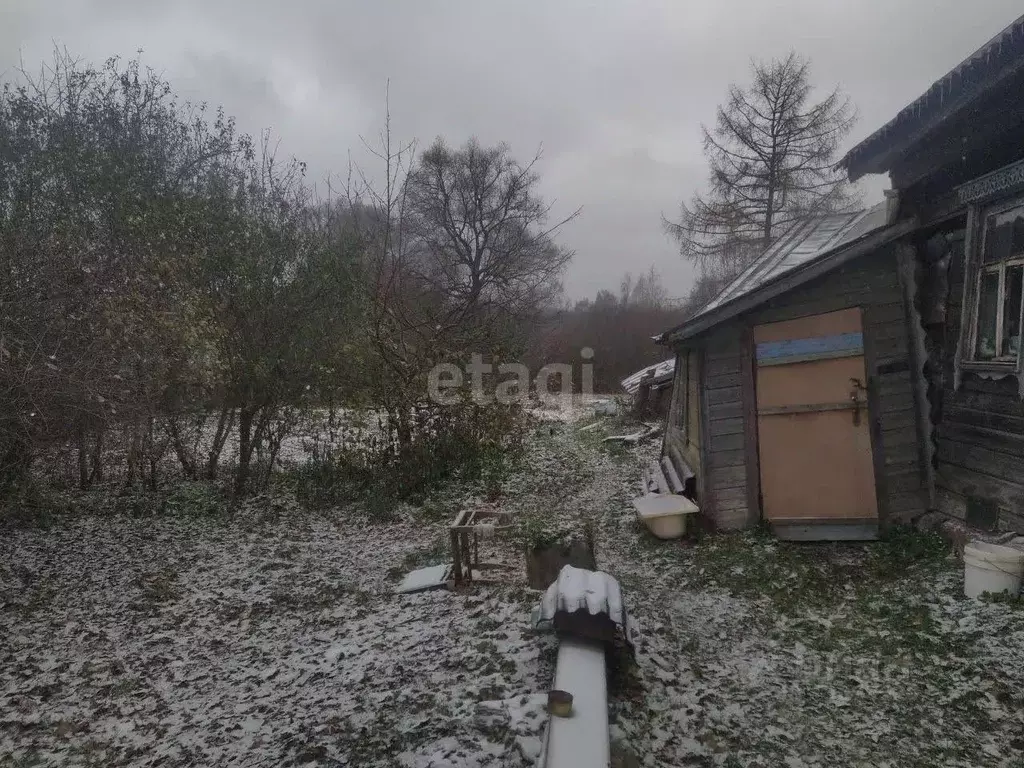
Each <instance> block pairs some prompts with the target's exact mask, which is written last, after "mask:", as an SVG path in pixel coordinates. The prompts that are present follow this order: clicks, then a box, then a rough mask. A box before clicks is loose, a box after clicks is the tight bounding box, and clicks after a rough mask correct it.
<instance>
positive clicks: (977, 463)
mask: <svg viewBox="0 0 1024 768" xmlns="http://www.w3.org/2000/svg"><path fill="white" fill-rule="evenodd" d="M936 454H937V455H938V457H939V461H940V462H947V463H949V464H952V465H955V466H958V467H965V468H967V469H973V470H977V471H979V472H984V473H985V474H986V475H990V476H992V477H995V478H1001V479H1004V480H1007V481H1009V482H1012V483H1018V482H1020V481H1021V480H1022V479H1024V472H1022V466H1021V459H1020V457H1019V456H1014V455H1011V454H1007V453H1003V452H1002V451H993V450H991V449H989V448H982V447H981V446H977V445H969V444H965V443H958V442H955V441H952V440H943V441H941V442H939V444H938V446H937V447H936Z"/></svg>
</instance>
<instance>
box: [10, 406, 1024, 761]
mask: <svg viewBox="0 0 1024 768" xmlns="http://www.w3.org/2000/svg"><path fill="white" fill-rule="evenodd" d="M578 411H579V412H578V413H577V415H580V414H582V415H583V416H584V417H585V423H588V424H589V423H593V422H594V419H593V418H592V416H589V415H587V414H586V412H585V411H582V410H579V409H578ZM620 421H621V419H619V420H613V419H608V420H606V421H605V422H604V423H602V424H601V425H599V426H598V427H596V428H593V429H588V430H587V431H585V432H580V431H579V427H580V426H582V425H583V424H584V422H583V421H577V422H573V421H571V420H570V421H562V420H561V418H558V419H555V420H550V421H546V422H544V423H542V424H540V425H539V426H538V427H537V429H536V430H535V434H534V437H533V438H532V440H531V442H530V447H529V450H528V453H527V455H526V457H525V459H524V462H523V466H522V467H521V468H520V469H519V471H518V472H517V473H516V474H515V475H514V476H513V477H512V478H510V479H509V480H508V481H507V482H506V484H505V487H504V495H503V496H502V498H501V499H500V500H499V502H498V504H499V505H500V506H501V507H502V508H503V509H505V510H507V511H511V512H513V513H514V514H516V515H518V516H519V517H520V518H525V517H542V518H543V519H545V520H547V521H550V523H551V524H552V525H554V526H557V527H559V528H564V529H575V530H580V529H582V527H583V525H584V523H589V525H590V527H591V528H592V530H593V531H594V533H595V537H596V543H597V556H598V563H599V566H601V567H603V568H605V569H606V570H609V571H610V572H611V573H613V574H614V575H616V576H617V577H618V578H619V580H620V583H621V584H622V586H623V595H624V600H625V603H626V607H627V610H629V611H630V613H631V614H632V616H633V617H634V618H635V619H637V620H638V623H639V625H640V629H641V631H642V632H643V639H642V641H641V642H640V644H639V646H638V649H637V654H636V662H635V664H632V663H630V662H629V660H628V659H624V658H622V657H616V658H615V659H613V660H612V664H611V668H610V682H611V691H610V701H611V712H610V716H611V722H612V736H613V740H614V744H613V753H614V754H616V755H617V757H616V760H617V761H618V762H617V764H618V765H645V766H647V765H650V766H687V765H694V766H698V765H699V766H716V765H717V766H729V767H730V768H731V767H735V766H778V765H783V766H832V765H854V766H894V767H895V766H900V767H901V768H902V767H903V766H915V765H917V766H934V765H950V766H1006V767H1007V768H1009V767H1010V766H1021V765H1024V716H1022V712H1024V609H1022V607H1021V605H1020V603H1017V602H1012V601H1006V602H983V601H973V600H966V599H964V598H963V597H962V584H961V581H962V577H961V566H960V565H959V564H958V563H957V562H956V561H954V560H952V559H950V558H949V557H948V555H947V552H946V550H945V548H944V547H943V546H942V545H941V544H937V543H936V542H935V540H932V539H928V538H923V537H920V536H913V535H904V536H901V537H896V538H894V539H893V540H892V541H887V542H880V543H876V544H872V545H856V544H848V545H802V546H801V545H793V544H785V543H781V542H777V541H775V540H773V539H771V538H770V537H768V536H767V535H764V534H760V533H747V534H730V535H721V536H707V537H704V538H703V539H702V540H701V541H699V542H696V543H695V542H661V541H657V540H654V539H653V538H651V537H650V536H649V535H647V534H646V533H645V532H644V531H643V530H642V529H641V528H640V527H639V526H638V525H637V524H636V522H635V519H634V516H633V513H632V510H631V508H630V505H629V499H630V497H631V495H633V494H634V493H635V489H636V487H637V485H638V483H637V478H638V477H639V467H640V466H642V465H643V464H644V463H645V462H647V461H649V460H650V459H651V458H653V457H655V456H656V455H657V449H658V446H657V444H656V443H653V442H652V443H648V444H645V445H643V446H641V447H639V448H638V449H635V450H624V449H621V448H617V447H610V446H607V445H602V444H601V438H602V437H603V436H604V435H605V434H607V433H608V431H609V430H616V429H620V428H621V426H622V425H621V423H619V422H620ZM431 505H433V506H431ZM434 506H436V507H439V509H440V510H441V512H440V513H439V512H438V511H437V510H436V509H434V510H433V511H430V510H431V509H433V507H434ZM428 507H429V509H427V508H425V509H424V510H423V511H422V512H419V513H416V514H415V515H413V514H406V515H404V516H402V518H401V522H393V523H388V524H376V525H369V524H366V523H364V522H362V521H361V520H359V519H358V518H355V517H349V516H346V515H344V514H341V513H335V514H333V515H327V514H324V515H319V514H310V513H304V512H298V511H296V510H295V508H294V505H289V504H285V505H281V506H280V507H277V508H275V510H274V512H273V514H266V510H263V511H262V512H260V511H252V512H251V513H240V514H239V515H237V516H236V517H234V518H230V519H215V520H204V519H202V518H188V517H185V516H177V517H165V518H148V519H133V518H130V517H126V516H92V517H81V518H78V519H74V518H71V519H62V520H60V521H59V523H58V525H57V526H56V527H55V528H53V529H52V530H50V531H30V530H23V531H17V532H13V533H11V534H8V535H7V536H6V538H4V539H3V540H2V542H0V603H2V608H0V610H2V623H0V755H9V756H13V757H14V759H16V760H18V761H19V762H18V763H15V764H24V765H103V766H117V765H161V766H164V765H166V766H177V765H197V764H198V765H275V766H276V765H288V764H313V765H325V766H334V765H359V766H409V767H415V768H427V766H480V767H481V768H483V767H484V766H506V765H511V766H520V765H530V764H531V763H532V762H533V761H534V760H535V758H536V756H537V754H538V753H539V749H540V743H541V739H542V736H543V723H544V720H545V718H544V714H543V702H544V696H543V693H544V692H545V691H546V690H547V688H548V687H549V685H550V683H551V679H552V677H551V675H552V662H553V659H554V640H553V638H551V637H549V636H546V635H536V634H534V633H532V632H531V631H530V630H529V629H528V628H527V617H528V614H529V610H530V608H531V607H532V606H533V605H534V604H535V603H536V601H537V599H538V598H539V593H537V592H533V591H531V590H527V589H525V587H524V585H523V573H522V570H521V555H520V554H519V550H518V545H517V543H516V542H515V540H514V539H511V540H502V539H500V538H496V539H494V540H490V541H488V542H486V544H485V547H486V548H488V553H487V554H488V556H490V557H495V558H497V559H502V560H505V561H506V562H510V563H516V564H518V565H519V566H520V569H517V570H515V571H513V572H511V573H509V574H508V576H507V579H508V583H507V584H505V585H504V586H500V587H495V586H475V587H473V588H471V589H469V590H466V591H462V592H457V593H453V592H448V591H439V592H428V593H423V594H418V595H409V596H398V595H395V594H393V588H394V585H395V584H396V583H397V579H398V578H399V577H400V576H401V575H402V574H404V573H405V572H407V571H408V570H409V569H411V568H412V567H416V566H419V565H425V564H430V563H434V562H441V561H443V559H444V558H445V557H446V556H447V552H446V538H445V535H446V534H445V530H444V523H445V522H447V519H448V517H449V516H450V515H451V514H454V512H453V510H455V509H456V508H457V507H458V502H457V500H453V499H445V498H444V497H443V494H441V495H439V496H438V498H437V499H434V500H432V501H431V502H430V504H429V505H428ZM428 513H429V514H428ZM429 516H435V517H437V518H440V522H436V523H428V522H424V521H423V517H429ZM417 520H419V522H417Z"/></svg>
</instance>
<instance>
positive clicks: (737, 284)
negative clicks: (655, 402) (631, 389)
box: [623, 202, 886, 384]
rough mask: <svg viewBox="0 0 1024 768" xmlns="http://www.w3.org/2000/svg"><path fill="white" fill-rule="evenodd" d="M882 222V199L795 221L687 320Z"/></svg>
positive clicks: (838, 245) (709, 310)
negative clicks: (870, 204) (850, 210)
mask: <svg viewBox="0 0 1024 768" xmlns="http://www.w3.org/2000/svg"><path fill="white" fill-rule="evenodd" d="M885 223H886V204H885V203H884V202H883V203H879V204H878V205H876V206H874V207H873V208H868V209H867V210H863V211H857V212H856V213H835V214H829V215H826V216H816V217H814V218H810V219H806V220H804V221H800V222H797V223H795V224H794V225H793V226H792V227H790V228H789V230H787V231H786V233H785V234H784V235H782V236H781V237H780V238H779V239H778V240H776V241H775V243H774V244H773V245H772V246H771V247H770V248H768V250H767V251H765V252H764V253H763V254H762V255H761V257H760V258H758V259H757V260H756V261H755V262H754V263H753V264H751V265H750V266H749V267H747V268H746V269H745V270H743V272H741V273H740V275H739V276H738V277H737V278H736V279H735V280H733V281H732V282H731V283H729V285H727V286H726V287H725V288H724V289H723V290H722V292H721V293H720V294H718V296H716V297H715V298H714V299H713V300H712V301H711V303H710V304H708V305H707V306H705V307H704V308H703V309H702V310H701V311H700V312H698V313H697V314H696V315H694V316H693V317H692V318H690V321H693V320H696V319H697V318H698V317H703V316H704V315H706V314H708V313H709V312H712V311H713V310H715V309H718V308H719V307H721V306H723V305H724V304H728V303H729V302H730V301H733V300H734V299H738V298H739V297H740V296H745V295H746V294H748V293H750V292H751V291H754V290H755V289H757V288H758V287H759V286H761V285H764V284H765V283H767V282H769V281H771V280H773V279H775V278H776V277H779V276H780V275H783V274H785V273H786V272H789V271H790V270H793V269H796V268H797V267H802V266H804V265H805V264H810V263H811V262H813V261H816V260H817V259H820V258H822V257H823V256H826V255H827V254H829V253H831V252H832V251H834V250H836V249H837V248H840V247H842V246H843V245H846V244H847V243H852V242H853V241H854V240H857V239H859V238H861V237H863V236H864V235H866V234H868V233H870V232H873V231H875V230H876V229H880V228H881V227H884V226H885ZM634 375H635V374H634ZM623 384H625V382H623Z"/></svg>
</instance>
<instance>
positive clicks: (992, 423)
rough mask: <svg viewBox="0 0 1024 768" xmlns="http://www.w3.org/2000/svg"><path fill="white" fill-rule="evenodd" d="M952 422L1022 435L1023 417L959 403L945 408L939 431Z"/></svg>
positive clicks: (1023, 428) (1023, 430)
mask: <svg viewBox="0 0 1024 768" xmlns="http://www.w3.org/2000/svg"><path fill="white" fill-rule="evenodd" d="M952 424H970V425H977V426H979V427H985V428H990V429H999V430H1002V431H1005V432H1010V433H1016V434H1020V435H1024V417H1022V416H1013V415H1011V414H1009V413H999V412H992V411H986V410H981V409H978V408H970V407H967V406H964V405H959V404H953V405H950V406H948V407H947V408H946V409H945V411H944V412H943V423H942V424H941V425H939V428H940V431H941V430H942V429H944V428H945V427H946V426H947V425H952Z"/></svg>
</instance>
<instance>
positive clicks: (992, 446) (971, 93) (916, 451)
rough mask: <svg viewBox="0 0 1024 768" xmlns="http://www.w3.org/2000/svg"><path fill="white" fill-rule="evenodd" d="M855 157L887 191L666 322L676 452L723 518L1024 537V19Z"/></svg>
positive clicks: (843, 529) (802, 533)
mask: <svg viewBox="0 0 1024 768" xmlns="http://www.w3.org/2000/svg"><path fill="white" fill-rule="evenodd" d="M842 165H843V166H844V167H845V168H846V170H847V172H848V173H849V175H850V177H851V179H857V178H859V177H861V176H863V175H865V174H871V173H885V172H887V173H888V174H889V177H890V180H891V184H892V187H893V189H892V190H890V191H889V192H887V195H886V202H885V203H883V204H882V205H880V206H877V207H875V208H873V209H871V210H869V211H863V212H860V213H856V214H841V215H832V216H826V217H818V218H815V219H809V220H807V221H804V222H801V223H799V224H797V225H795V226H793V227H792V228H791V229H790V230H789V231H788V232H786V233H785V234H784V235H783V236H782V237H781V238H780V239H779V240H778V241H776V242H775V243H774V244H773V245H772V247H771V248H770V249H769V250H768V251H767V252H766V253H765V254H763V255H762V257H761V258H759V259H758V260H757V262H756V263H755V264H753V265H752V266H751V267H750V268H748V269H747V270H746V271H745V272H744V273H743V274H741V275H740V276H739V277H738V278H737V279H736V280H735V281H733V282H732V283H731V284H730V285H729V286H728V287H727V288H726V289H725V290H724V291H723V293H722V294H721V295H720V296H719V297H717V298H716V299H715V301H713V302H712V303H711V304H710V305H709V306H708V307H706V308H705V309H704V310H702V311H701V312H700V313H699V314H698V315H696V316H695V317H692V318H690V319H689V320H688V321H687V322H686V323H684V324H683V325H681V326H679V327H677V328H674V329H672V330H670V331H667V332H666V333H664V334H662V335H661V336H660V337H659V340H660V341H661V343H663V344H665V345H667V346H669V347H671V348H672V350H673V351H674V352H675V355H676V366H675V383H674V388H673V400H672V406H671V409H670V414H669V417H668V423H667V428H666V434H665V443H664V452H665V453H666V455H668V456H669V458H670V459H671V460H672V462H673V463H674V464H676V465H677V469H680V470H681V471H685V468H684V466H683V465H685V467H686V468H689V469H691V470H692V471H693V472H694V473H695V475H696V481H697V482H696V494H697V497H698V498H697V501H698V503H699V505H700V506H701V508H702V511H704V512H705V513H706V514H707V516H708V517H709V518H710V520H711V521H712V522H713V523H714V524H715V525H717V526H718V527H719V528H723V529H736V528H744V527H748V526H751V525H754V524H756V523H758V522H759V521H761V520H764V521H767V522H768V523H769V524H770V525H771V526H772V527H773V529H775V530H776V531H777V532H778V533H779V535H780V536H785V537H790V538H801V539H814V538H826V539H839V538H870V537H872V536H874V535H876V534H877V532H878V530H879V528H880V527H882V526H884V525H885V524H887V523H888V522H892V521H901V522H911V521H913V520H915V519H916V518H917V517H919V516H920V515H921V514H923V513H924V512H926V511H929V510H934V511H938V512H941V513H942V514H944V515H947V516H951V517H955V518H958V519H961V520H964V521H966V522H967V523H968V524H969V525H972V526H976V527H984V528H992V529H996V528H999V529H1007V530H1016V531H1018V532H1022V533H1024V358H1022V355H1021V351H1022V350H1021V346H1022V345H1021V338H1022V336H1024V333H1022V330H1024V314H1022V313H1024V16H1022V17H1021V18H1020V19H1017V20H1016V21H1015V22H1013V24H1011V25H1010V26H1009V27H1007V28H1006V29H1005V30H1003V31H1002V32H1001V33H1000V34H998V35H996V37H994V38H992V39H991V40H990V41H989V42H987V43H986V44H985V45H984V46H982V47H981V48H980V49H979V50H978V51H976V52H975V53H974V54H972V55H971V56H970V57H969V58H968V59H967V60H966V61H964V62H963V63H962V64H960V65H959V66H958V67H956V68H955V69H953V70H952V71H951V72H950V73H948V74H947V75H945V76H944V77H942V78H941V79H939V80H938V81H937V82H936V83H935V84H934V85H933V86H932V87H931V88H930V89H929V90H928V92H927V93H925V94H924V95H922V96H921V97H920V98H919V99H917V100H916V101H915V102H913V103H912V104H910V105H908V106H907V107H906V108H904V109H903V110H901V111H900V112H899V114H898V115H897V117H896V118H894V119H893V120H892V121H890V122H889V123H887V124H886V125H884V126H882V127H881V128H880V129H878V130H877V131H875V132H874V133H873V134H871V135H870V136H869V137H868V138H867V139H865V140H864V141H863V142H861V143H860V144H858V145H857V146H856V147H854V148H853V149H852V150H851V151H850V152H849V153H848V154H847V155H846V157H845V158H844V159H843V161H842Z"/></svg>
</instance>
